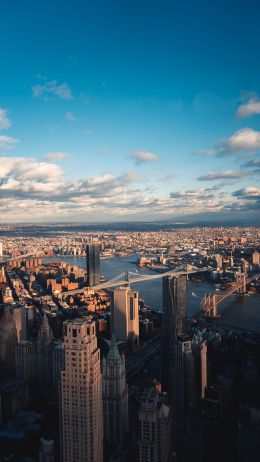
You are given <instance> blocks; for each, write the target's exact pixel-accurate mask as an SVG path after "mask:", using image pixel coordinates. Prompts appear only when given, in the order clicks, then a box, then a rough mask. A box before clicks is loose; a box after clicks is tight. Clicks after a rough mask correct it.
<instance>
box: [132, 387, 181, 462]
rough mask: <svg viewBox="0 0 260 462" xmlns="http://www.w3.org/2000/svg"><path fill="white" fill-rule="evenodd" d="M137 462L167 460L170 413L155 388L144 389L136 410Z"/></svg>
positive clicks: (168, 453)
mask: <svg viewBox="0 0 260 462" xmlns="http://www.w3.org/2000/svg"><path fill="white" fill-rule="evenodd" d="M137 450H138V462H168V461H170V460H171V459H170V455H171V452H172V447H171V413H170V408H169V406H167V405H166V404H165V403H164V400H163V399H162V398H161V397H160V395H159V393H158V391H157V390H155V389H154V388H151V389H148V390H145V391H144V393H143V395H142V396H141V401H140V407H139V411H138V438H137Z"/></svg>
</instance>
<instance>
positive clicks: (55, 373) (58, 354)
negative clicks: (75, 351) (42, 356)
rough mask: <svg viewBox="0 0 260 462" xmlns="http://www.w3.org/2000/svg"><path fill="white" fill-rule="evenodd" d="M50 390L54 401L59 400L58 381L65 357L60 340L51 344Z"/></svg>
mask: <svg viewBox="0 0 260 462" xmlns="http://www.w3.org/2000/svg"><path fill="white" fill-rule="evenodd" d="M51 359H52V389H53V395H54V400H58V399H59V394H60V379H61V371H62V370H64V367H65V357H64V349H63V348H62V342H61V341H60V340H55V341H54V342H53V343H52V354H51Z"/></svg>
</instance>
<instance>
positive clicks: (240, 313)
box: [43, 255, 260, 332]
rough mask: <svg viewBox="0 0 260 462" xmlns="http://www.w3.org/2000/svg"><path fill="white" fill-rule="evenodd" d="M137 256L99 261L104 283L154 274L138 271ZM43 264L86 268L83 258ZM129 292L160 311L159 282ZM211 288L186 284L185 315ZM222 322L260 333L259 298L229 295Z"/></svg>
mask: <svg viewBox="0 0 260 462" xmlns="http://www.w3.org/2000/svg"><path fill="white" fill-rule="evenodd" d="M137 258H138V257H137V256H135V255H134V256H129V257H112V258H107V259H102V260H101V262H100V263H101V273H102V274H103V276H104V277H105V278H106V279H111V278H113V277H115V276H117V275H118V274H119V273H122V272H124V271H132V272H136V271H138V273H140V274H155V273H154V271H151V270H149V268H139V267H137V266H136V264H135V262H136V259H137ZM43 261H45V262H50V261H66V262H67V263H68V264H70V265H76V266H78V267H79V268H85V267H86V259H85V258H84V257H73V256H62V257H61V258H60V257H46V258H43ZM131 287H132V289H134V290H137V291H138V292H139V298H142V299H143V300H144V301H145V303H146V304H147V305H149V306H151V307H152V308H154V309H156V310H161V309H162V279H153V280H150V281H149V280H148V281H144V282H139V283H137V284H132V285H131ZM213 291H214V287H213V284H212V283H210V282H206V281H203V282H192V281H189V282H188V287H187V298H186V301H187V314H188V315H192V314H194V313H196V312H197V311H198V310H199V309H200V302H201V300H202V298H203V296H204V294H205V293H209V292H213ZM219 313H220V314H221V322H222V323H223V324H226V325H230V326H234V327H241V328H244V329H252V330H255V331H258V332H260V294H250V295H249V296H245V295H231V296H230V297H228V298H227V299H226V300H225V301H224V302H223V303H222V304H221V305H220V306H219Z"/></svg>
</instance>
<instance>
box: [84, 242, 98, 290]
mask: <svg viewBox="0 0 260 462" xmlns="http://www.w3.org/2000/svg"><path fill="white" fill-rule="evenodd" d="M86 254H87V286H88V287H92V286H96V285H98V284H100V255H99V247H98V246H97V245H95V244H88V245H87V248H86Z"/></svg>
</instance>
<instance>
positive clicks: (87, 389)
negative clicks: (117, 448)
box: [60, 318, 103, 462]
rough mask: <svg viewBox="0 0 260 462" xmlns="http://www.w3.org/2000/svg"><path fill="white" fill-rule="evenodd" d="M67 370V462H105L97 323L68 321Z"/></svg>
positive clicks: (63, 402)
mask: <svg viewBox="0 0 260 462" xmlns="http://www.w3.org/2000/svg"><path fill="white" fill-rule="evenodd" d="M63 348H64V350H65V370H64V371H62V373H61V399H60V429H61V451H62V461H63V462H102V461H103V411H102V375H101V370H100V350H99V349H98V348H97V337H96V328H95V323H94V322H93V321H92V320H90V319H88V318H80V319H74V320H73V321H65V322H64V342H63Z"/></svg>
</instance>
